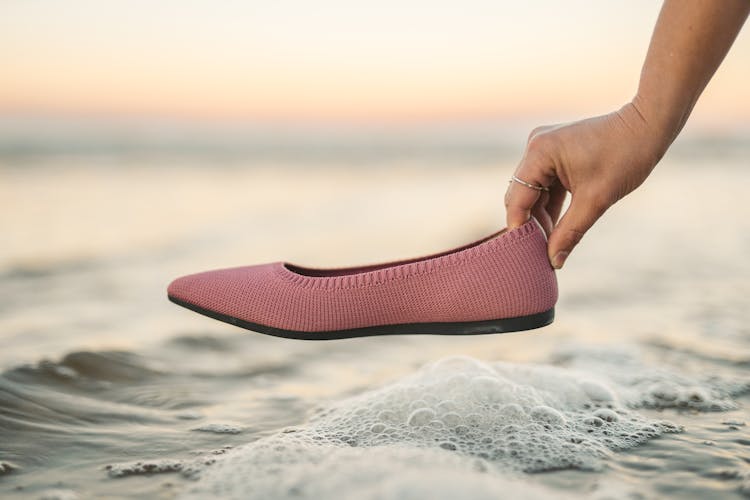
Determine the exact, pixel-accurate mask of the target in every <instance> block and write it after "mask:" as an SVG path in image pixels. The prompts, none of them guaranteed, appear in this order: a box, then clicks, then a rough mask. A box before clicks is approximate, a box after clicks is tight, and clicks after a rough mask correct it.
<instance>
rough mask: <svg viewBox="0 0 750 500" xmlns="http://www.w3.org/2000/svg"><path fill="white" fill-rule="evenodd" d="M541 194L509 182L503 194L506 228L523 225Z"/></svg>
mask: <svg viewBox="0 0 750 500" xmlns="http://www.w3.org/2000/svg"><path fill="white" fill-rule="evenodd" d="M540 194H541V192H540V191H537V190H536V189H531V188H529V187H526V186H523V185H521V184H518V183H517V182H514V181H511V182H510V185H509V186H508V191H506V193H505V213H506V215H505V216H506V219H507V224H508V228H510V229H512V228H514V227H518V226H520V225H522V224H524V223H525V222H526V221H527V220H529V217H531V209H532V208H533V207H534V204H535V203H536V202H537V200H539V196H540Z"/></svg>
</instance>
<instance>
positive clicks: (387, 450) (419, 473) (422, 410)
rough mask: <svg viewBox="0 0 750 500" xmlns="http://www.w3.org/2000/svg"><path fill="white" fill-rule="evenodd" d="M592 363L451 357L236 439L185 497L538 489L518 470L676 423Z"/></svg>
mask: <svg viewBox="0 0 750 500" xmlns="http://www.w3.org/2000/svg"><path fill="white" fill-rule="evenodd" d="M623 391H624V392H627V390H626V388H623V387H622V386H619V385H618V384H617V383H615V382H612V381H611V380H609V379H607V378H606V377H603V376H601V375H600V374H596V373H589V372H584V371H577V370H572V369H570V368H562V367H554V366H548V365H518V364H511V363H502V362H497V363H486V362H482V361H479V360H476V359H473V358H470V357H464V356H455V357H450V358H445V359H442V360H439V361H437V362H434V363H431V364H429V365H427V366H425V367H424V368H422V369H420V370H419V371H417V372H416V373H414V374H412V375H410V376H407V377H405V378H403V379H401V380H399V381H396V382H394V383H392V384H390V385H387V386H385V387H382V388H380V389H376V390H372V391H369V392H365V393H363V394H361V395H358V396H355V397H352V398H349V399H346V400H343V401H340V402H338V403H335V404H333V405H331V406H329V407H327V408H321V409H318V410H317V411H316V412H315V413H314V414H313V415H312V417H311V418H310V420H309V422H308V423H306V424H305V425H304V426H300V427H298V428H289V429H285V430H284V431H282V432H280V433H278V434H276V435H273V436H270V437H267V438H263V439H260V440H258V441H256V442H254V443H251V444H249V445H247V446H244V447H241V448H238V449H236V450H234V451H232V452H231V453H228V454H227V455H226V456H225V457H222V458H221V459H220V460H217V462H216V463H215V464H214V465H212V466H211V467H210V468H208V470H206V471H205V472H204V473H203V475H202V477H201V478H200V480H199V481H198V482H197V483H196V485H195V486H194V488H192V489H191V491H190V492H189V493H188V494H187V496H188V497H193V498H200V497H205V496H206V495H220V496H222V497H224V498H326V497H338V496H341V495H342V494H345V496H347V497H350V498H351V497H356V498H365V499H377V498H394V497H398V498H456V497H459V496H467V495H468V496H470V497H472V498H485V497H486V498H490V497H496V495H497V494H498V492H502V493H504V494H506V495H510V496H512V497H514V498H538V497H539V496H540V491H538V488H543V487H542V486H538V487H536V486H533V485H530V484H529V481H528V479H527V480H525V481H521V480H519V478H518V477H517V474H518V473H522V472H541V471H548V470H556V469H567V468H576V469H583V470H598V469H601V468H602V467H603V464H604V463H605V462H604V461H605V460H606V459H607V457H609V456H610V455H611V454H612V453H613V452H614V451H618V450H624V449H628V448H631V447H634V446H637V445H639V444H641V443H644V442H646V441H648V440H649V439H652V438H654V437H657V436H659V435H661V434H663V433H667V432H677V431H679V428H678V427H677V426H675V425H674V424H671V423H669V422H667V421H662V420H654V419H649V418H647V417H645V416H643V415H641V414H639V413H637V412H635V411H633V410H632V409H631V408H629V406H628V404H627V401H626V400H624V398H623Z"/></svg>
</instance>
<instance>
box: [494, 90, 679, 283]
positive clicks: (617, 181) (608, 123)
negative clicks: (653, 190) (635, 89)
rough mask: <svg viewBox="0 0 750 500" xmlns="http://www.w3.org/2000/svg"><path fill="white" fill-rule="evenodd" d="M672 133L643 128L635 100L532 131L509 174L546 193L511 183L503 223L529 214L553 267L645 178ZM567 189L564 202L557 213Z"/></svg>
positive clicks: (511, 223) (644, 123) (516, 222)
mask: <svg viewBox="0 0 750 500" xmlns="http://www.w3.org/2000/svg"><path fill="white" fill-rule="evenodd" d="M671 138H672V136H669V135H668V134H665V133H663V132H662V133H659V132H658V131H657V129H655V128H652V127H651V126H649V123H648V122H647V120H646V118H645V117H644V115H643V114H642V113H641V112H640V111H639V107H638V103H637V100H634V101H633V102H631V103H628V104H626V105H625V106H623V107H622V108H620V109H619V110H617V111H615V112H613V113H610V114H607V115H603V116H597V117H594V118H589V119H586V120H582V121H577V122H573V123H570V124H564V125H553V126H545V127H539V128H536V129H534V130H533V131H532V132H531V134H530V136H529V140H528V143H527V145H526V151H525V153H524V155H523V158H522V159H521V163H520V164H519V166H518V168H516V171H515V175H516V177H518V178H519V179H521V180H523V181H525V182H527V183H529V184H533V185H536V186H546V187H548V188H549V191H540V190H536V189H532V188H530V187H527V186H524V185H523V184H520V183H518V182H511V183H510V185H509V187H508V190H507V192H506V194H505V207H506V210H507V224H508V227H509V228H513V227H517V226H520V225H521V224H523V223H524V222H526V221H527V220H528V219H529V217H530V216H532V215H533V216H534V217H535V218H536V219H537V220H538V221H539V222H540V223H541V225H542V227H543V228H544V230H545V232H546V233H547V236H548V245H547V251H548V254H549V259H550V262H551V264H552V266H553V267H555V268H557V269H560V268H561V267H562V266H563V264H564V263H565V259H566V258H567V257H568V255H569V254H570V252H571V251H572V250H573V248H574V247H575V246H576V245H577V244H578V242H579V241H580V240H581V238H583V235H584V234H585V233H586V231H588V230H589V228H591V226H592V225H593V224H594V223H595V222H596V221H597V220H598V219H599V217H601V216H602V214H603V213H604V212H605V211H606V210H607V209H608V208H609V207H611V206H612V205H613V204H614V203H615V202H617V201H618V200H620V199H621V198H623V197H624V196H625V195H627V194H628V193H630V192H631V191H633V190H634V189H635V188H637V187H638V186H640V185H641V183H642V182H643V181H644V180H645V179H646V177H648V175H649V174H650V173H651V170H653V168H654V166H655V165H656V163H657V162H658V161H659V160H660V159H661V157H662V156H663V154H664V152H665V151H666V149H667V147H668V146H669V142H671ZM568 192H570V193H571V196H572V198H571V202H570V206H569V207H568V209H567V210H566V212H565V214H564V215H563V216H562V218H560V212H561V211H562V206H563V202H564V201H565V197H566V196H567V193H568ZM558 219H559V222H558Z"/></svg>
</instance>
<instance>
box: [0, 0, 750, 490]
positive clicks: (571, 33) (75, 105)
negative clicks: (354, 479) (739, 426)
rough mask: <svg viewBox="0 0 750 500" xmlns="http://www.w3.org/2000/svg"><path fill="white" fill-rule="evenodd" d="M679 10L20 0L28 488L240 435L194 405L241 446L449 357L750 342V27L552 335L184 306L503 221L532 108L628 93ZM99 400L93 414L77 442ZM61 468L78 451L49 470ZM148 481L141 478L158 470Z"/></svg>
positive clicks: (10, 350) (15, 378)
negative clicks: (298, 268) (256, 267)
mask: <svg viewBox="0 0 750 500" xmlns="http://www.w3.org/2000/svg"><path fill="white" fill-rule="evenodd" d="M659 8H660V3H659V2H655V1H651V0H649V1H647V0H627V1H626V0H613V1H609V2H588V1H584V0H571V1H567V2H557V1H552V0H535V1H530V2H507V1H485V0H464V1H462V2H447V1H434V0H433V1H429V2H428V1H426V0H425V1H422V0H399V1H395V0H381V1H378V2H352V1H348V2H345V1H342V0H320V1H316V2H304V1H298V0H278V1H274V2H259V1H254V0H251V1H223V2H209V1H205V0H180V1H176V0H164V1H160V2H151V1H145V0H130V1H127V2H125V1H116V0H101V1H97V2H84V1H80V0H70V1H67V2H59V1H54V0H25V1H20V0H6V1H4V2H3V3H2V6H0V51H1V52H2V64H1V65H0V368H2V369H3V370H6V371H5V372H4V374H3V377H2V385H0V397H2V398H3V400H2V401H1V402H2V405H1V406H3V407H4V408H5V410H4V413H2V412H0V459H5V462H4V463H6V464H8V470H11V469H12V470H14V471H16V472H15V473H13V474H11V475H10V476H8V477H9V478H10V479H8V481H9V482H6V485H8V486H7V488H8V490H7V491H11V490H10V488H16V487H23V488H26V490H24V491H29V490H31V491H37V490H39V491H42V490H43V489H44V488H47V487H51V485H52V486H54V485H55V484H57V482H59V481H63V479H62V478H64V481H67V483H66V484H67V485H68V486H70V488H72V490H76V491H85V492H88V493H89V494H94V493H96V492H109V491H110V490H109V489H108V488H109V487H108V486H107V484H106V483H102V482H101V481H98V482H97V481H93V482H91V480H90V477H91V474H92V472H90V471H94V470H95V471H99V472H93V477H97V478H98V479H101V477H106V474H105V473H102V472H100V469H101V467H103V466H104V464H105V463H109V462H108V461H112V460H124V459H125V458H126V457H131V458H132V457H133V456H135V457H143V456H160V453H171V454H173V455H175V454H179V453H187V451H186V450H192V449H194V448H196V447H210V446H214V445H215V439H218V438H216V433H214V434H211V433H209V434H210V435H209V436H208V437H206V433H200V432H199V433H192V434H191V433H190V432H189V431H190V430H191V427H190V426H192V425H194V424H193V423H192V422H191V421H190V419H191V418H195V419H200V418H207V419H209V420H210V422H218V423H220V424H225V423H226V422H230V423H231V425H234V427H231V425H230V427H229V428H230V429H239V430H238V431H237V433H233V432H228V433H219V437H220V439H221V444H227V443H228V444H239V443H242V442H246V441H247V440H248V439H250V438H249V437H248V435H250V436H252V438H253V439H255V438H257V436H260V435H263V433H264V432H272V431H274V430H277V429H278V428H279V426H280V425H285V424H286V423H299V422H303V421H304V418H305V414H306V413H305V412H306V410H307V409H308V408H310V407H311V406H313V405H314V404H318V403H319V402H320V401H321V400H325V399H326V398H332V397H338V396H340V395H342V394H348V393H351V392H352V391H355V390H356V389H357V388H360V389H361V388H362V387H370V386H376V385H378V384H379V383H382V382H383V381H386V380H389V379H390V378H392V377H394V376H398V375H401V374H403V373H406V372H408V371H410V370H412V369H414V368H415V367H416V366H419V365H420V364H421V363H423V362H425V361H429V360H431V359H433V358H435V357H436V356H437V357H439V356H441V355H445V354H454V353H467V354H469V355H472V356H477V357H479V358H482V359H503V360H508V361H514V362H520V361H527V360H536V361H545V360H548V358H546V357H545V356H547V354H548V353H549V352H550V351H551V350H552V349H554V347H555V346H557V345H558V344H560V343H562V342H563V341H568V340H575V341H577V342H583V343H584V344H586V345H592V344H607V345H614V344H618V345H621V344H622V343H623V342H630V343H634V344H635V345H638V346H640V347H641V348H645V349H651V348H653V345H654V343H658V344H659V345H660V346H662V347H660V349H661V348H663V346H668V347H670V348H674V349H676V350H680V351H681V352H692V353H693V354H695V356H696V358H695V359H692V360H691V361H690V362H689V363H682V365H685V366H687V365H694V366H696V367H700V369H703V370H707V371H711V370H715V369H716V367H714V366H713V365H711V366H710V367H709V368H706V366H704V365H700V363H699V362H698V361H696V360H697V359H698V358H700V360H703V361H702V362H708V361H706V360H707V359H709V358H710V359H713V360H714V361H715V360H719V361H717V362H719V363H724V364H728V365H727V366H730V365H731V366H735V365H734V364H733V363H740V362H747V360H748V359H750V343H749V338H750V333H749V332H748V327H747V324H748V320H750V318H749V317H748V312H747V307H746V305H747V297H748V293H750V289H748V283H750V279H749V278H750V261H748V259H747V255H748V254H750V236H749V235H750V231H749V229H750V222H748V221H749V218H748V215H750V213H749V209H748V206H747V203H745V202H744V198H745V197H746V192H747V189H748V187H750V169H749V168H748V167H750V64H748V61H750V33H748V29H747V28H746V29H745V31H744V32H743V33H741V34H740V36H739V38H738V40H737V41H736V43H735V45H734V48H733V49H732V51H731V52H730V54H729V56H728V57H727V59H726V61H725V62H724V64H723V65H722V67H721V68H720V69H719V71H718V73H717V74H716V76H715V77H714V79H713V81H712V82H711V83H710V85H709V86H708V89H707V90H706V92H705V93H704V95H703V97H702V99H701V100H700V101H699V103H698V105H697V106H696V108H695V111H694V112H693V115H692V118H691V120H690V121H689V123H688V125H687V127H686V128H685V130H684V131H683V133H682V135H681V136H680V138H678V140H677V141H676V143H675V144H674V146H673V148H672V150H671V151H670V152H669V153H668V154H667V156H666V157H665V159H664V160H663V162H662V164H661V166H660V167H659V168H657V170H656V171H655V173H654V174H653V176H652V177H651V179H650V180H649V181H648V182H647V183H646V184H645V185H644V186H643V188H642V189H640V190H639V191H637V192H636V193H633V194H632V195H631V196H629V197H628V198H626V199H625V200H623V201H622V203H620V204H618V206H617V207H615V208H614V209H613V210H611V211H610V213H608V214H607V215H606V216H605V217H604V218H603V219H602V220H601V222H600V223H599V224H598V225H597V226H596V227H595V228H594V229H592V230H591V232H590V234H589V235H588V236H587V238H586V239H585V240H584V242H583V243H582V244H581V245H580V247H579V249H578V250H577V251H576V253H575V254H574V255H573V256H572V257H571V259H570V261H569V263H568V264H567V265H566V269H565V271H563V272H562V273H559V279H560V286H561V299H560V304H559V306H558V320H557V321H556V323H555V324H554V325H553V326H551V327H549V328H548V329H546V330H544V331H543V332H542V333H539V332H538V333H534V334H526V335H511V336H503V337H502V338H498V337H492V336H491V337H485V338H481V339H479V338H473V339H460V338H459V339H444V338H441V339H436V338H428V337H422V338H413V337H412V338H400V339H358V340H353V341H351V342H348V341H347V342H340V343H323V344H316V343H294V342H289V341H284V340H281V339H270V338H266V337H261V336H259V335H256V334H252V333H249V332H242V331H239V330H235V329H233V328H232V327H230V326H227V325H223V324H219V323H216V322H213V321H211V320H209V319H206V318H202V317H199V316H197V315H194V314H192V313H189V312H187V311H184V310H181V309H179V308H177V307H175V306H172V305H171V304H169V303H168V302H167V301H166V286H167V284H168V283H169V281H170V280H171V279H173V278H174V277H177V276H179V275H182V274H187V273H192V272H197V271H201V270H206V269H212V268H218V267H229V266H235V265H247V264H254V263H260V262H268V261H275V260H288V261H292V262H294V263H297V264H301V265H306V266H337V267H338V266H345V265H355V264H364V263H371V262H379V261H386V260H391V259H396V258H406V257H413V256H415V255H422V254H426V253H431V252H436V251H439V250H443V249H445V248H449V247H452V246H456V245H459V244H462V243H466V242H468V241H472V240H474V239H476V238H479V237H481V236H484V235H486V234H489V233H490V232H493V231H495V230H497V229H498V228H500V227H503V226H504V221H505V214H504V207H503V200H502V198H503V194H504V192H505V189H506V185H507V179H508V178H509V176H510V174H511V172H512V171H513V169H514V168H515V165H516V162H517V161H518V160H519V159H520V157H521V154H522V152H523V149H524V146H525V142H526V137H527V134H528V132H529V131H530V130H531V129H532V128H533V127H534V126H537V125H542V124H549V123H557V122H562V121H571V120H575V119H580V118H585V117H587V116H592V115H595V114H603V113H607V112H609V111H612V110H614V109H616V108H618V107H620V106H621V105H622V104H623V103H624V102H626V101H627V100H629V99H630V98H631V97H632V95H633V94H634V92H635V89H636V86H637V82H638V77H639V72H640V67H641V64H642V61H643V58H644V56H645V53H646V49H647V46H648V42H649V37H650V34H651V31H652V28H653V25H654V22H655V20H656V17H657V15H658V11H659ZM639 339H645V340H643V341H641V340H639ZM655 339H657V340H658V341H657V340H655ZM363 352H367V353H368V355H367V357H366V358H363V357H362V353H363ZM659 352H661V351H659ZM698 352H700V353H701V354H700V356H698V354H696V353H698ZM707 353H710V356H709V354H707ZM352 359H357V360H358V361H357V363H356V366H352V364H353V363H352V362H351V360H352ZM722 366H723V365H722ZM725 368H726V367H725ZM258 374H261V375H258ZM256 375H258V377H256ZM253 377H255V378H253ZM251 379H252V380H251ZM92 381H93V382H92ZM94 382H96V383H94ZM251 382H252V383H251ZM99 383H101V384H103V385H96V384H99ZM92 384H93V385H92ZM105 389H106V390H105ZM61 394H64V395H66V397H64V398H63V397H61V396H60V395H61ZM280 395H282V396H283V398H286V399H283V398H282V396H280ZM264 398H265V399H264ZM279 398H281V399H279ZM23 401H26V402H27V403H28V401H34V405H35V406H33V407H31V406H29V405H28V404H27V403H22V402H23ZM113 405H116V407H115V406H113ZM186 408H187V409H190V411H191V412H192V413H185V412H184V410H185V409H186ZM185 415H187V416H185ZM63 416H64V417H63ZM183 421H186V422H187V423H183ZM83 422H86V425H87V426H88V425H91V423H92V422H94V423H95V425H94V427H93V428H91V429H89V428H88V427H86V428H87V429H88V430H87V431H86V432H87V433H88V434H87V437H85V438H80V439H77V440H76V442H77V443H78V444H76V445H75V446H74V448H70V447H69V445H70V439H71V438H70V436H73V435H79V434H80V432H81V428H82V427H77V426H80V425H82V423H83ZM227 425H229V424H227ZM186 426H187V427H186ZM167 429H169V431H167ZM211 429H214V430H215V429H217V427H212V428H211ZM225 429H226V428H225ZM248 429H251V430H248ZM177 431H180V432H182V431H185V432H188V434H187V436H188V437H185V436H184V435H181V434H180V435H177V434H170V433H171V432H174V433H176V432H177ZM11 435H12V436H16V437H14V438H11V437H10V436H11ZM24 436H30V437H24ZM61 436H68V437H61ZM696 439H698V438H696ZM712 439H713V438H712ZM155 447H156V448H155ZM157 448H158V449H159V450H161V451H160V452H158V453H157V452H155V451H154V450H155V449H157ZM56 449H57V451H56ZM71 449H72V451H73V452H72V453H71ZM165 450H166V451H165ZM71 457H77V458H71ZM71 464H77V465H76V469H75V470H76V471H77V472H73V471H72V470H71V467H72V465H71ZM689 468H690V467H689V464H685V470H688V469H689ZM2 469H3V468H2V467H0V475H2ZM43 469H46V470H47V471H57V472H48V473H47V475H46V476H45V477H42V478H40V477H39V476H35V475H34V474H35V473H36V471H39V470H43ZM24 471H25V472H26V473H24ZM99 475H101V477H99ZM14 478H15V479H14ZM663 480H664V481H671V482H670V483H669V484H670V488H675V489H679V488H686V491H699V489H697V490H696V488H699V486H696V485H699V484H701V483H700V481H701V479H700V478H697V479H695V481H696V482H695V483H691V482H690V480H686V479H685V477H684V476H680V477H678V476H674V477H671V479H670V477H669V476H665V479H663ZM60 484H62V483H60ZM130 484H132V485H133V489H132V491H131V492H130V493H129V494H132V495H137V494H141V493H144V492H146V493H149V494H150V493H153V491H154V488H155V486H154V485H153V483H152V482H148V481H147V480H145V479H144V480H143V482H141V483H130ZM158 486H159V487H161V485H158ZM97 488H99V489H101V490H98V489H97ZM690 488H693V489H692V490H690ZM13 491H15V490H13ZM670 491H673V492H674V491H677V490H670ZM123 495H125V494H123ZM698 498H700V496H698Z"/></svg>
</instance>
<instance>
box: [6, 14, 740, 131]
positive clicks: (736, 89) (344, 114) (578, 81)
mask: <svg viewBox="0 0 750 500" xmlns="http://www.w3.org/2000/svg"><path fill="white" fill-rule="evenodd" d="M659 7H660V2H657V1H655V0H608V1H606V2H593V1H583V0H568V1H565V2H560V1H559V0H530V1H524V2H519V1H502V0H493V1H490V0H462V1H455V0H454V1H442V0H430V1H428V0H378V1H362V0H316V1H312V0H274V1H268V0H263V1H257V0H246V1H237V0H222V1H219V2H217V1H209V0H179V1H177V0H160V1H158V2H155V1H153V0H121V1H115V0H97V1H96V2H91V1H83V0H66V1H62V0H57V1H55V0H4V1H3V2H2V6H0V12H1V13H2V15H0V57H1V59H2V61H3V62H2V65H1V66H0V118H1V117H3V116H5V117H8V116H11V117H24V116H37V115H54V116H68V115H70V116H86V115H95V116H153V117H172V118H177V119H183V118H184V119H188V120H217V119H218V120H221V119H231V120H250V121H256V122H257V121H260V122H263V121H278V120H282V121H283V120H291V121H304V120H313V121H315V120H333V121H335V120H355V121H365V122H367V121H379V120H384V121H409V120H464V119H468V120H471V119H486V118H493V119H494V118H499V119H506V118H507V119H513V118H514V117H519V116H524V117H529V116H534V117H535V116H539V117H540V118H547V117H569V118H577V117H582V116H586V115H588V114H591V113H602V112H607V111H610V110H612V109H615V108H616V107H619V106H620V105H621V104H623V103H624V102H626V101H627V100H628V99H630V98H631V97H632V95H633V93H634V92H635V89H636V85H637V81H638V76H639V71H640V66H641V63H642V60H643V57H644V55H645V52H646V48H647V46H648V41H649V36H650V34H651V31H652V29H653V24H654V22H655V20H656V16H657V14H658V10H659ZM748 31H750V28H747V27H746V28H745V32H744V33H741V34H740V37H739V39H738V40H737V42H736V44H735V47H734V48H733V50H732V52H731V53H730V55H729V57H728V58H727V60H726V61H725V63H724V65H723V67H722V68H720V70H719V73H718V74H717V75H716V77H715V79H714V81H713V82H712V83H711V84H710V86H709V88H708V90H707V91H706V93H705V95H704V97H703V99H702V100H701V102H700V103H699V105H698V107H697V108H696V111H695V113H694V117H693V120H695V121H697V122H699V123H704V124H707V125H711V124H719V125H727V126H731V125H733V124H743V123H744V124H748V123H750V90H749V89H750V33H748Z"/></svg>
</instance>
